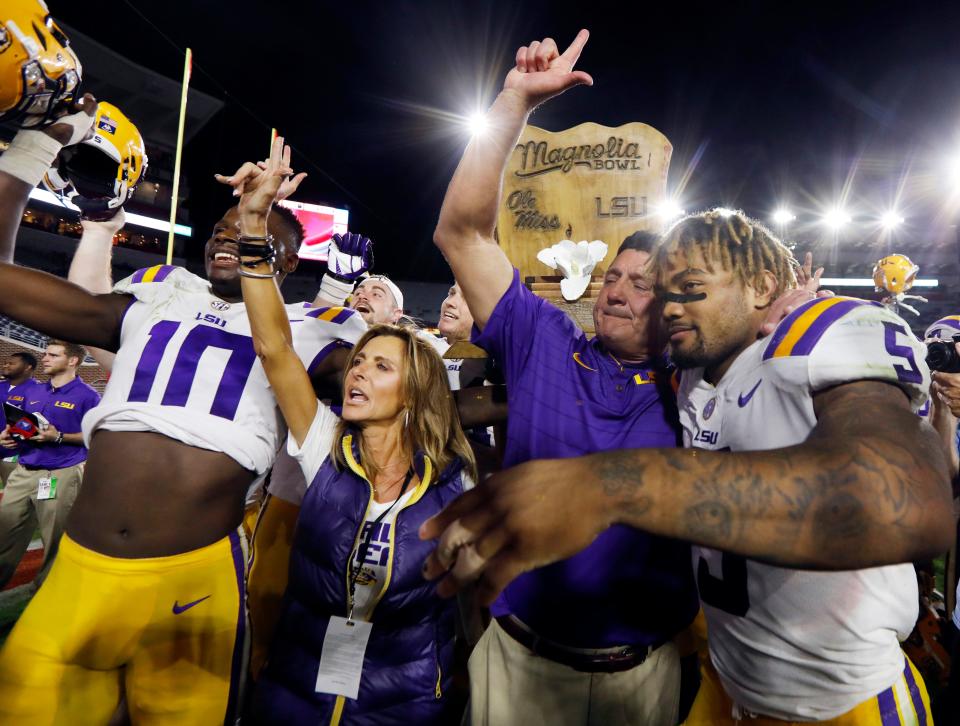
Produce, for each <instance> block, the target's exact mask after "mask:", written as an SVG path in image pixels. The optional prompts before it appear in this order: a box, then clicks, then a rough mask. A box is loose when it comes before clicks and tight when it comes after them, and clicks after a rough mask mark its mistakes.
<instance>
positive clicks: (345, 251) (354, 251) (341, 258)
mask: <svg viewBox="0 0 960 726" xmlns="http://www.w3.org/2000/svg"><path fill="white" fill-rule="evenodd" d="M372 267H373V240H371V239H370V238H369V237H364V236H362V235H359V234H353V233H352V232H347V233H346V234H343V235H341V234H335V235H333V237H332V238H331V240H330V252H329V254H328V256H327V272H328V274H333V275H334V276H335V277H337V278H339V279H341V280H344V281H346V282H354V281H355V280H357V279H358V278H359V277H360V276H361V275H363V274H364V273H365V272H368V271H369V270H370V268H372Z"/></svg>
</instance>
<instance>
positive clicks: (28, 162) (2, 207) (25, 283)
mask: <svg viewBox="0 0 960 726" xmlns="http://www.w3.org/2000/svg"><path fill="white" fill-rule="evenodd" d="M96 109H97V102H96V99H94V98H93V96H91V95H89V94H87V95H86V96H84V97H83V98H82V99H81V100H80V102H79V103H77V104H76V106H75V107H73V108H72V109H70V110H69V112H68V113H67V115H65V116H63V117H61V118H60V119H59V120H58V121H57V123H55V124H53V125H51V126H49V127H48V128H46V129H44V130H43V131H31V130H26V129H24V130H21V131H19V132H18V133H17V135H16V136H15V137H14V139H13V141H12V142H11V144H10V148H8V149H7V151H6V152H4V154H3V155H2V156H0V290H2V291H3V294H2V295H0V313H2V314H3V315H7V316H9V317H11V318H13V319H14V320H17V321H19V322H21V323H24V324H25V325H29V326H30V327H32V328H36V329H37V330H39V331H40V332H42V333H46V334H47V335H51V336H54V337H56V338H62V339H64V340H68V341H70V342H76V343H82V344H84V345H92V346H96V347H98V348H106V349H110V350H116V346H117V345H118V344H119V338H120V322H121V321H122V319H123V311H124V310H126V307H127V305H128V303H129V300H130V298H129V297H128V296H125V295H124V296H120V295H91V294H90V293H88V292H86V291H85V290H82V289H80V288H79V287H77V286H76V285H72V284H70V283H69V282H67V281H65V280H61V279H60V278H57V277H54V276H53V275H48V274H46V273H45V272H38V271H37V270H30V269H27V268H24V267H17V266H15V265H12V264H10V261H11V260H12V259H13V249H14V246H15V244H16V236H17V229H18V228H19V226H20V220H21V218H22V217H23V209H24V207H25V206H26V204H27V199H28V198H29V196H30V190H31V189H33V188H34V187H35V186H36V185H37V184H39V183H40V180H41V179H42V178H43V175H44V174H45V173H46V172H47V170H48V169H49V168H50V166H51V165H52V164H53V161H54V159H55V158H56V156H57V154H58V153H59V152H60V149H61V148H62V147H64V146H71V145H73V144H76V143H79V142H80V141H82V140H83V139H84V138H85V137H86V136H87V135H88V134H90V133H92V130H93V118H94V114H95V113H96Z"/></svg>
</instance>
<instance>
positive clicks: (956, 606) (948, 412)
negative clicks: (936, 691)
mask: <svg viewBox="0 0 960 726" xmlns="http://www.w3.org/2000/svg"><path fill="white" fill-rule="evenodd" d="M924 338H925V339H926V342H927V364H928V365H929V366H930V370H931V372H932V375H933V384H932V386H931V393H932V394H933V395H932V396H931V400H932V406H931V409H930V423H931V424H932V425H933V427H934V428H935V429H936V431H937V433H938V434H940V436H941V438H942V439H943V442H944V445H945V446H946V447H947V450H948V452H949V453H950V460H951V463H952V466H953V472H954V480H953V487H954V489H953V495H954V499H953V509H954V516H955V517H956V516H957V514H958V512H960V489H958V484H960V455H958V451H957V447H958V440H957V419H958V418H960V342H958V341H957V339H958V338H960V316H956V315H951V316H947V317H945V318H941V319H940V320H938V321H937V322H935V323H934V324H933V325H931V326H930V327H929V328H927V331H926V334H925V335H924ZM957 540H960V527H958V531H957ZM957 540H954V544H953V548H952V549H951V551H950V557H949V558H948V560H947V567H946V572H945V583H946V590H947V593H946V595H947V609H948V611H949V612H952V617H949V618H948V619H947V624H946V626H945V628H944V632H943V636H944V638H943V640H944V645H945V646H946V647H947V648H948V649H949V651H950V660H951V664H952V667H951V671H950V685H949V687H948V688H947V690H946V694H945V697H944V698H942V699H941V701H942V702H941V703H939V704H937V705H938V707H940V708H938V709H937V710H938V711H939V713H940V714H942V717H945V716H947V715H948V714H953V713H957V712H960V602H958V601H960V584H958V581H960V568H958V567H957V559H958V558H957ZM951 575H952V576H951ZM954 588H956V589H954ZM954 592H955V593H956V594H955V595H954V596H953V597H951V595H952V594H953V593H954ZM940 709H942V710H940ZM944 720H945V719H944Z"/></svg>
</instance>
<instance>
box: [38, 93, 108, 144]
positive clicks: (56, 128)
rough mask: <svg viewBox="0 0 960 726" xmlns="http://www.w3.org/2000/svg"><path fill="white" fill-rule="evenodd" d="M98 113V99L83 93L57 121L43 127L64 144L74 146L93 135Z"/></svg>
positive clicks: (53, 137) (64, 110)
mask: <svg viewBox="0 0 960 726" xmlns="http://www.w3.org/2000/svg"><path fill="white" fill-rule="evenodd" d="M96 115H97V99H95V98H94V97H93V96H92V95H91V94H89V93H85V94H83V98H81V99H79V100H78V101H76V102H75V103H73V104H71V105H70V106H69V107H64V109H63V110H62V111H61V112H60V115H59V117H58V118H57V121H56V123H53V124H51V125H50V126H47V127H46V128H45V129H43V133H45V134H46V135H47V136H49V137H51V138H52V139H55V140H57V141H59V142H60V143H61V144H63V145H64V146H73V145H74V144H79V143H80V142H81V141H84V140H86V139H89V138H90V137H92V136H93V119H94V118H95V117H96Z"/></svg>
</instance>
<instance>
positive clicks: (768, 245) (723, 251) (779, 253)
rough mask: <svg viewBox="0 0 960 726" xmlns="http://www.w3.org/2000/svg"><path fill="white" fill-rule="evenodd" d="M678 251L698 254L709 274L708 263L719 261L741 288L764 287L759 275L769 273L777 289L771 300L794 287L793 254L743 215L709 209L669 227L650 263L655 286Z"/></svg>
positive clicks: (761, 276) (768, 232)
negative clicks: (733, 276)
mask: <svg viewBox="0 0 960 726" xmlns="http://www.w3.org/2000/svg"><path fill="white" fill-rule="evenodd" d="M678 250H679V251H680V252H682V253H683V254H684V255H685V256H687V257H689V256H690V255H691V253H692V252H693V251H694V250H699V252H700V253H701V255H702V256H703V259H704V261H705V262H706V265H707V270H708V271H709V272H713V267H712V265H711V262H712V261H713V260H720V265H721V266H722V268H723V269H724V270H728V271H732V272H733V273H734V275H736V276H737V279H739V280H740V282H741V283H743V284H744V285H749V286H750V287H752V288H753V289H755V290H762V289H763V287H764V282H763V273H764V272H765V271H769V272H770V273H771V274H772V275H773V276H774V277H775V278H776V279H777V286H776V288H775V290H774V295H773V299H776V298H778V297H780V296H781V295H782V294H783V293H784V292H786V291H787V290H789V289H791V288H794V287H796V286H797V276H796V269H797V267H798V266H797V260H796V259H795V258H794V256H793V253H792V252H791V251H790V250H789V249H788V248H787V247H786V246H785V245H784V244H783V243H782V242H781V241H780V240H778V239H777V238H776V237H774V236H773V234H772V233H771V232H770V230H768V229H767V228H766V227H764V226H763V225H762V224H760V223H759V222H758V221H756V220H755V219H751V218H750V217H748V216H746V215H745V214H744V213H743V212H739V211H738V212H731V211H729V210H727V209H711V210H710V211H708V212H700V213H699V214H691V215H689V216H687V217H684V218H683V219H681V220H680V221H679V222H677V223H676V224H674V225H673V227H671V228H670V229H669V230H668V231H667V232H666V233H665V234H664V235H663V241H662V243H661V245H660V247H659V249H658V250H657V253H656V258H655V261H654V265H655V269H656V273H657V285H658V286H660V285H662V283H663V280H662V279H661V278H660V275H661V271H662V270H663V264H664V262H665V261H666V256H667V254H669V253H670V252H674V251H678Z"/></svg>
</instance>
